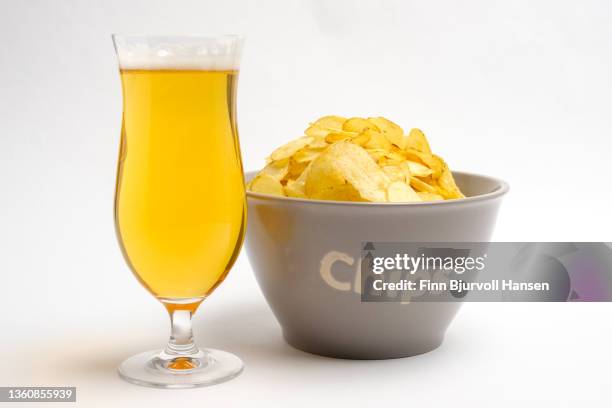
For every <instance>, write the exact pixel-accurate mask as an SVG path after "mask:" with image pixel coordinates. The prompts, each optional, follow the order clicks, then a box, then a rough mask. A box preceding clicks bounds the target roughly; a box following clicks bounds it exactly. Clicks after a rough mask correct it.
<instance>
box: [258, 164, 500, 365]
mask: <svg viewBox="0 0 612 408" xmlns="http://www.w3.org/2000/svg"><path fill="white" fill-rule="evenodd" d="M453 174H454V176H455V179H456V182H457V184H458V185H459V187H460V188H461V190H462V191H463V192H464V193H465V194H466V196H468V198H465V199H461V200H452V201H438V202H430V203H404V204H402V203H352V202H339V201H319V200H302V199H292V198H284V197H275V196H270V195H266V194H259V193H252V192H248V193H247V200H248V216H249V222H248V227H247V235H246V250H247V254H248V257H249V261H250V263H251V266H252V268H253V270H254V272H255V276H256V278H257V282H258V283H259V286H260V287H261V290H262V291H263V294H264V296H265V298H266V300H267V301H268V303H269V305H270V307H271V308H272V311H273V313H274V315H275V316H276V318H277V319H278V321H279V323H280V325H281V327H282V330H283V336H284V337H285V340H286V341H287V342H288V343H289V344H290V345H292V346H293V347H295V348H298V349H300V350H303V351H307V352H310V353H314V354H320V355H324V356H329V357H339V358H352V359H386V358H398V357H407V356H413V355H416V354H421V353H425V352H428V351H431V350H433V349H435V348H436V347H438V346H439V345H440V344H441V343H442V340H443V339H444V334H445V332H446V329H447V327H448V325H449V324H450V322H451V320H452V319H453V317H454V316H455V314H456V313H457V311H458V310H459V307H460V306H461V303H459V302H411V303H408V304H402V303H373V302H361V296H360V294H359V291H360V280H359V279H358V276H356V275H357V271H358V265H359V259H360V254H361V246H362V243H363V242H367V241H374V242H376V241H379V242H480V241H488V240H489V239H490V238H491V234H492V232H493V228H494V226H495V220H496V218H497V212H498V209H499V206H500V204H501V200H502V197H503V196H504V194H505V193H506V192H507V191H508V185H507V184H506V183H505V182H503V181H501V180H497V179H494V178H491V177H485V176H480V175H476V174H469V173H461V172H455V173H453ZM253 175H254V173H248V174H247V175H246V177H247V179H250V178H251V177H252V176H253ZM331 265H333V271H334V272H333V276H334V279H333V282H330V279H329V278H328V276H329V275H328V274H327V272H329V270H330V268H331Z"/></svg>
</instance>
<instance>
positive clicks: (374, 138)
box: [363, 129, 392, 151]
mask: <svg viewBox="0 0 612 408" xmlns="http://www.w3.org/2000/svg"><path fill="white" fill-rule="evenodd" d="M364 133H366V134H368V135H369V136H370V140H368V141H367V142H366V143H365V144H364V145H363V146H364V147H365V148H367V149H383V150H385V151H389V150H391V146H392V144H391V142H390V141H389V139H387V138H386V137H385V136H384V135H383V134H382V133H380V132H378V131H376V130H372V129H367V130H365V131H364Z"/></svg>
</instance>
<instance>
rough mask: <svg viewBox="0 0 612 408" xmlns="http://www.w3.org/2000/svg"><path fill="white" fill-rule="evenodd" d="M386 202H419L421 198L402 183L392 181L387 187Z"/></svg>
mask: <svg viewBox="0 0 612 408" xmlns="http://www.w3.org/2000/svg"><path fill="white" fill-rule="evenodd" d="M387 200H388V201H389V202H391V203H410V202H416V201H421V197H419V195H418V194H417V193H416V192H415V191H414V190H413V189H412V188H411V187H410V186H409V185H407V184H406V183H404V182H403V181H394V182H392V183H390V184H389V186H388V187H387Z"/></svg>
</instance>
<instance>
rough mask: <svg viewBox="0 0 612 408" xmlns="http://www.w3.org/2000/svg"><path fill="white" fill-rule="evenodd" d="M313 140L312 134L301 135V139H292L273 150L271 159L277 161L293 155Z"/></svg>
mask: <svg viewBox="0 0 612 408" xmlns="http://www.w3.org/2000/svg"><path fill="white" fill-rule="evenodd" d="M312 140H313V139H312V137H311V136H304V137H300V138H299V139H295V140H292V141H290V142H289V143H287V144H284V145H282V146H281V147H279V148H278V149H276V150H275V151H273V152H272V154H271V155H270V160H271V161H276V160H282V159H286V158H287V157H291V156H293V155H294V154H295V152H297V151H298V150H300V149H301V148H303V147H304V146H306V145H308V143H310V142H312Z"/></svg>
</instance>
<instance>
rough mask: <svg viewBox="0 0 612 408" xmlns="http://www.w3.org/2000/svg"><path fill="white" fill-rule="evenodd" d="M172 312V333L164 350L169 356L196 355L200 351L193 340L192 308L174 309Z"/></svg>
mask: <svg viewBox="0 0 612 408" xmlns="http://www.w3.org/2000/svg"><path fill="white" fill-rule="evenodd" d="M169 312H170V324H171V333H170V340H169V341H168V345H167V346H166V349H165V350H164V351H165V353H166V354H167V355H169V356H173V357H175V358H177V357H194V356H196V355H197V354H198V353H199V351H200V350H199V349H198V346H197V345H196V344H195V342H194V341H193V331H192V328H191V326H192V324H191V318H192V316H193V312H192V311H191V310H177V309H175V310H172V311H169Z"/></svg>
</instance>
